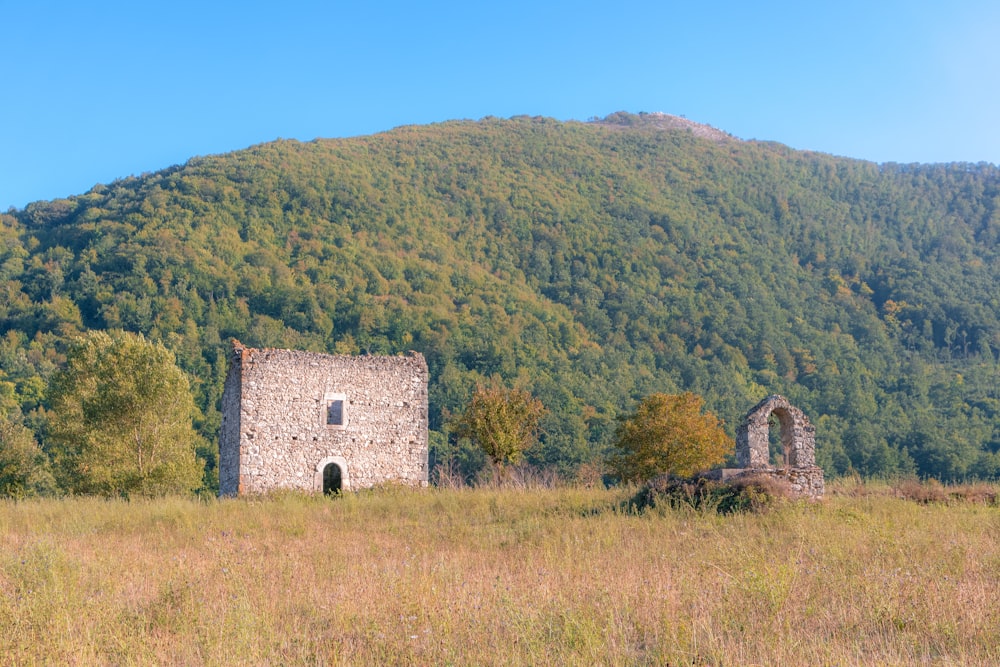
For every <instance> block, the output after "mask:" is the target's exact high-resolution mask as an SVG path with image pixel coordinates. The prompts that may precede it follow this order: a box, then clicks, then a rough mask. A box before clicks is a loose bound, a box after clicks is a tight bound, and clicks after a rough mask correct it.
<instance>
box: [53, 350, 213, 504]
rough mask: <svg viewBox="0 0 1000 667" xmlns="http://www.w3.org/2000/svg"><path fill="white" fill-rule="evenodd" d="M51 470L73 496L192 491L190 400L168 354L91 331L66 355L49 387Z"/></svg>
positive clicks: (195, 478)
mask: <svg viewBox="0 0 1000 667" xmlns="http://www.w3.org/2000/svg"><path fill="white" fill-rule="evenodd" d="M49 401H50V404H51V408H52V415H53V416H52V421H51V424H50V426H51V429H50V438H51V450H52V453H53V458H54V464H55V465H54V469H55V470H56V473H57V479H58V480H59V481H60V483H61V485H62V486H63V487H64V488H65V489H67V490H69V491H72V492H75V493H99V494H103V495H126V496H127V495H131V494H138V495H162V494H167V493H184V492H190V491H192V490H194V489H195V488H197V487H198V485H199V482H200V480H201V476H202V471H201V466H200V465H199V463H198V459H197V457H196V456H195V450H196V447H197V445H198V443H199V439H200V438H199V436H198V435H197V433H196V432H195V430H194V428H193V426H192V417H193V415H194V410H195V408H194V401H193V399H192V397H191V390H190V388H189V386H188V381H187V377H186V376H185V375H184V373H183V372H182V371H181V370H180V369H179V368H177V366H176V365H175V363H174V356H173V354H172V353H171V352H170V351H169V350H167V349H166V348H165V347H163V346H162V345H160V344H158V343H153V342H151V341H149V340H147V339H146V338H144V337H143V336H142V335H137V334H131V333H127V332H123V331H115V332H103V331H92V332H90V333H88V334H86V335H85V336H83V337H82V338H80V339H78V340H77V342H76V343H75V344H74V345H73V347H72V348H71V349H70V351H69V354H68V355H67V364H66V367H65V368H64V369H62V370H61V371H59V372H57V373H56V374H55V375H54V376H53V378H52V383H51V386H50V392H49Z"/></svg>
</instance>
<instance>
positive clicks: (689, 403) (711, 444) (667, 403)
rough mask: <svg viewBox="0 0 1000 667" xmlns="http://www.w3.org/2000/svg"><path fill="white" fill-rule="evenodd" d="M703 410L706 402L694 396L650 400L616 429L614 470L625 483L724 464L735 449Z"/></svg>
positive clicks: (659, 396) (611, 462)
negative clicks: (727, 456)
mask: <svg viewBox="0 0 1000 667" xmlns="http://www.w3.org/2000/svg"><path fill="white" fill-rule="evenodd" d="M703 406H704V400H703V399H702V397H701V396H698V395H697V394H693V393H691V392H684V393H683V394H652V395H650V396H647V397H646V398H645V399H643V401H642V402H641V403H640V404H639V407H638V408H636V411H635V413H634V414H632V415H631V416H629V417H628V418H626V419H623V420H622V421H621V423H620V424H619V426H618V430H617V432H616V438H617V442H616V445H617V452H616V453H615V454H613V455H612V456H611V457H610V459H609V461H608V463H609V465H610V467H611V469H612V470H613V471H614V472H615V473H616V475H617V476H618V477H619V479H621V480H623V481H626V482H644V481H646V480H648V479H651V478H653V477H655V476H657V475H662V474H672V475H677V476H680V477H685V476H688V475H692V474H694V473H696V472H698V471H701V470H707V469H708V468H711V467H712V466H714V465H717V464H719V463H721V462H722V461H723V460H724V459H725V457H726V454H727V453H728V452H729V451H730V450H731V449H732V448H733V443H732V440H730V438H729V436H728V435H726V432H725V430H723V428H722V422H720V421H719V419H718V418H717V417H716V416H715V415H714V414H712V413H711V412H703V411H702V408H703Z"/></svg>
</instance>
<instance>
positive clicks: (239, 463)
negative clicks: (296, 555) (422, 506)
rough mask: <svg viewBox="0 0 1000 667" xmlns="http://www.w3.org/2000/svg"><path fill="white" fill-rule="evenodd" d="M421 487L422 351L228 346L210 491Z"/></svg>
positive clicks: (423, 426) (424, 385)
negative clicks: (355, 352)
mask: <svg viewBox="0 0 1000 667" xmlns="http://www.w3.org/2000/svg"><path fill="white" fill-rule="evenodd" d="M383 482H398V483H403V484H410V485H414V486H426V484H427V363H426V362H425V361H424V358H423V355H421V354H419V353H417V352H411V353H410V354H409V355H407V356H395V357H392V356H347V355H328V354H318V353H315V352H302V351H295V350H277V349H254V348H249V347H244V346H243V345H241V344H240V343H239V342H238V341H233V350H232V356H231V358H230V364H229V372H228V375H227V376H226V384H225V389H224V391H223V394H222V428H221V429H220V433H219V493H220V495H223V496H234V495H244V494H256V493H264V492H267V491H271V490H274V489H298V490H302V491H316V492H328V493H329V492H337V491H340V490H349V489H359V488H365V487H371V486H374V485H376V484H380V483H383Z"/></svg>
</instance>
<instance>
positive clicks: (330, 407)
mask: <svg viewBox="0 0 1000 667" xmlns="http://www.w3.org/2000/svg"><path fill="white" fill-rule="evenodd" d="M326 425H327V426H343V425H344V401H342V400H340V399H337V400H335V401H330V402H329V403H327V406H326Z"/></svg>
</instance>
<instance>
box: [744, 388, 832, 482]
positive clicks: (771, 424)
mask: <svg viewBox="0 0 1000 667" xmlns="http://www.w3.org/2000/svg"><path fill="white" fill-rule="evenodd" d="M778 443H780V447H781V450H780V456H777V457H775V460H774V461H772V460H771V451H772V444H773V445H775V446H777V445H778ZM736 462H737V465H739V467H741V468H754V469H764V468H775V467H779V468H786V469H787V468H811V467H812V466H815V465H816V429H815V427H813V425H812V424H810V423H809V419H808V418H806V416H805V415H804V414H803V413H802V411H801V410H799V409H798V408H796V407H794V406H793V405H791V404H790V403H789V402H788V399H786V398H785V397H783V396H778V395H777V394H772V395H771V396H768V397H767V398H765V399H764V400H763V401H761V402H760V403H758V404H757V405H756V406H754V408H753V409H752V410H750V412H748V413H747V415H746V417H744V418H743V422H742V423H741V424H740V427H739V428H738V429H737V430H736Z"/></svg>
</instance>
